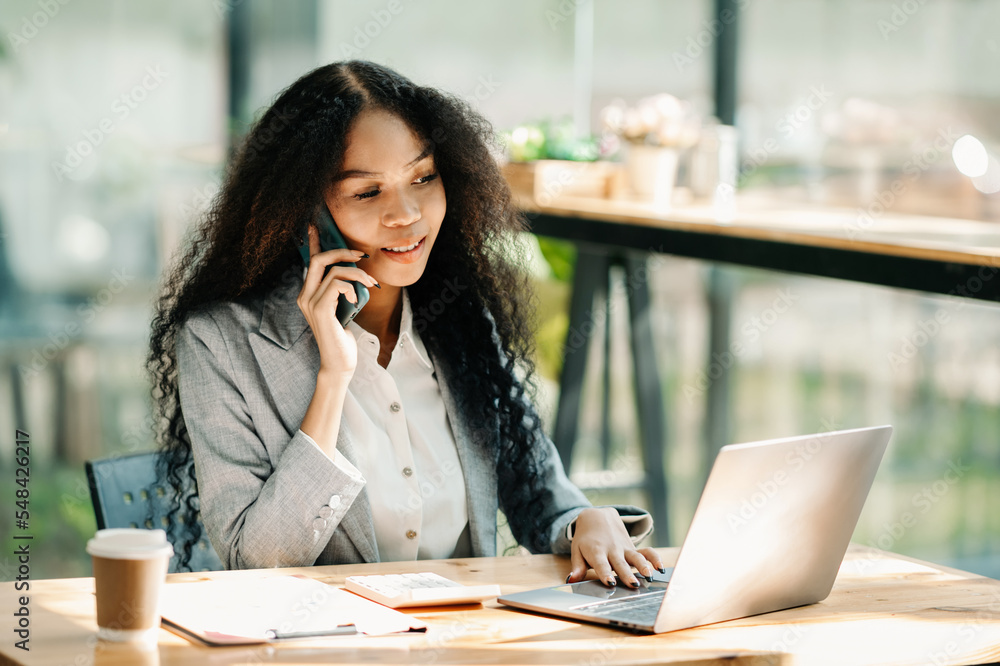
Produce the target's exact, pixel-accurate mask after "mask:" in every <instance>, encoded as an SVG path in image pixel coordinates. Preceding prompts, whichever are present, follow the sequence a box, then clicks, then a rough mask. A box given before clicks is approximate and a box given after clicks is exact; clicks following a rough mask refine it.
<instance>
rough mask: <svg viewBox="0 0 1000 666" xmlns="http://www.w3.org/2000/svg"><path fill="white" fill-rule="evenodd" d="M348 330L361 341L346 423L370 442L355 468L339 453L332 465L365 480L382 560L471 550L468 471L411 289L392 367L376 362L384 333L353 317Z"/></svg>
mask: <svg viewBox="0 0 1000 666" xmlns="http://www.w3.org/2000/svg"><path fill="white" fill-rule="evenodd" d="M347 329H348V330H350V331H351V332H352V333H353V334H354V337H355V338H356V339H357V341H358V365H357V368H356V369H355V371H354V376H353V377H352V379H351V382H350V384H349V385H348V387H347V397H346V399H345V401H344V412H343V416H342V417H341V427H346V428H348V429H349V431H350V433H351V435H352V436H353V437H354V440H355V441H356V442H363V443H364V445H363V446H359V447H358V448H357V451H358V455H357V468H355V467H354V466H353V465H351V463H350V462H349V461H348V460H347V459H346V458H344V456H342V455H339V452H338V454H337V455H335V457H334V461H333V462H334V463H335V464H336V465H337V466H338V467H340V468H341V469H343V470H344V471H345V472H347V473H349V474H352V475H356V474H359V473H360V475H361V476H362V477H363V478H364V480H365V484H366V488H367V491H368V500H369V502H370V503H371V507H372V518H373V521H374V524H375V542H376V544H377V545H378V553H379V559H381V560H382V561H383V562H389V561H401V560H417V559H442V558H449V557H465V556H469V555H471V554H472V553H471V546H470V544H469V541H468V531H467V526H468V522H469V515H468V511H467V507H466V496H465V476H464V475H463V473H462V465H461V463H460V461H459V458H458V450H457V448H456V446H455V439H454V436H453V435H452V432H451V426H450V425H449V423H448V417H447V414H446V412H445V407H444V401H443V400H442V398H441V392H440V390H439V389H438V385H437V379H436V377H435V376H434V366H433V365H432V364H431V362H430V359H429V357H428V355H427V350H426V349H425V348H424V345H423V342H421V340H420V336H419V335H418V334H417V333H416V331H414V330H413V314H412V310H411V309H410V299H409V296H408V295H407V293H406V290H405V289H404V290H403V314H402V319H401V322H400V327H399V338H398V339H397V341H396V347H395V349H393V351H392V358H391V359H390V361H389V365H388V367H386V368H383V367H382V366H380V365H379V364H378V354H379V339H378V337H376V336H375V335H373V334H371V333H369V332H368V331H366V330H365V329H363V328H361V327H360V326H359V325H358V324H356V323H354V322H351V323H349V324H348V325H347Z"/></svg>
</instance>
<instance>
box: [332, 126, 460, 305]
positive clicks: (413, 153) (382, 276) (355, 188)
mask: <svg viewBox="0 0 1000 666" xmlns="http://www.w3.org/2000/svg"><path fill="white" fill-rule="evenodd" d="M325 199H326V203H327V206H329V208H330V213H331V214H332V215H333V219H334V220H335V221H336V223H337V227H338V228H339V229H340V232H341V233H342V234H343V236H344V239H345V240H346V241H347V244H348V245H349V246H350V247H351V249H354V250H363V251H364V252H366V253H367V254H369V255H370V257H371V258H369V259H362V260H361V261H359V262H358V267H359V268H362V269H363V270H365V271H366V272H368V273H369V274H370V275H371V276H372V277H374V278H375V279H376V280H378V281H379V282H380V283H381V284H383V285H391V286H396V287H405V286H408V285H411V284H413V283H414V282H416V281H417V280H418V279H420V276H421V275H422V274H423V272H424V268H425V267H426V265H427V258H428V257H429V256H430V252H431V249H432V248H433V247H434V240H435V239H436V238H437V234H438V231H439V230H440V229H441V221H442V220H443V219H444V213H445V208H446V207H445V194H444V184H443V183H442V182H441V178H440V177H439V176H438V173H437V169H436V167H435V165H434V155H433V154H432V153H431V148H430V146H429V145H428V144H427V143H426V142H424V141H422V140H421V139H420V137H419V136H418V135H417V134H416V133H414V132H413V130H411V129H410V127H409V126H408V125H407V124H406V123H405V122H404V121H403V120H402V119H401V118H400V117H399V116H396V115H394V114H391V113H389V112H386V111H381V110H366V111H362V112H361V113H360V114H359V115H358V117H357V118H356V119H355V121H354V124H353V125H352V126H351V130H350V131H349V132H348V134H347V149H346V150H345V151H344V160H343V164H342V165H341V168H340V172H339V173H338V174H336V175H335V177H334V181H333V183H332V184H331V185H330V186H329V187H328V188H327V191H326V192H325Z"/></svg>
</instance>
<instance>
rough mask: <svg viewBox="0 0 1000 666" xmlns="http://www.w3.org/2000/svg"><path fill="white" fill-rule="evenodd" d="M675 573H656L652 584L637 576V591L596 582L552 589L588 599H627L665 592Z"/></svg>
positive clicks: (625, 586)
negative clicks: (656, 591)
mask: <svg viewBox="0 0 1000 666" xmlns="http://www.w3.org/2000/svg"><path fill="white" fill-rule="evenodd" d="M672 573H673V569H667V573H666V574H661V573H656V574H654V575H653V580H652V582H650V581H647V580H646V579H645V578H644V577H642V576H636V578H637V579H638V581H639V587H638V588H637V589H632V588H631V587H628V586H627V585H622V584H619V585H616V586H615V587H608V586H607V585H605V584H604V583H601V582H600V581H596V580H585V581H583V582H582V583H573V584H572V585H559V586H558V587H554V588H552V589H554V590H556V591H557V592H567V593H569V594H578V595H580V596H586V597H596V598H598V599H625V598H627V597H634V596H636V595H638V594H648V593H649V592H652V591H654V590H665V589H667V583H668V582H669V581H670V574H672Z"/></svg>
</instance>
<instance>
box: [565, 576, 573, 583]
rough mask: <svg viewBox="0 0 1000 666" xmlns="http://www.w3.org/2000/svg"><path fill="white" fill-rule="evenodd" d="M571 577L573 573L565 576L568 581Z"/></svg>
mask: <svg viewBox="0 0 1000 666" xmlns="http://www.w3.org/2000/svg"><path fill="white" fill-rule="evenodd" d="M572 577H573V574H570V575H568V576H566V582H567V583H568V582H569V579H570V578H572Z"/></svg>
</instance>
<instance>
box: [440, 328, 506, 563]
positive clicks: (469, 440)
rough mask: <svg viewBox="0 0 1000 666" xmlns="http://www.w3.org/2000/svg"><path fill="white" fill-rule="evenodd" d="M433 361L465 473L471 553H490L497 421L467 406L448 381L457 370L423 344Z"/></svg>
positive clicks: (494, 516)
mask: <svg viewBox="0 0 1000 666" xmlns="http://www.w3.org/2000/svg"><path fill="white" fill-rule="evenodd" d="M424 347H425V348H426V349H427V353H428V354H429V355H430V357H431V362H432V363H433V364H434V368H435V373H436V374H437V380H438V382H437V383H438V389H439V390H440V391H441V398H442V400H443V401H444V407H445V412H446V413H447V415H448V421H449V423H450V424H451V431H452V434H453V435H454V436H455V446H456V448H457V449H458V459H459V461H460V462H461V464H462V473H463V474H464V476H465V496H466V501H467V502H468V513H469V536H470V537H471V542H472V554H473V555H474V556H476V557H493V556H495V555H496V548H497V525H496V521H497V503H498V501H497V475H496V465H497V463H496V459H495V458H494V454H493V453H492V451H493V447H492V443H493V442H494V441H495V439H496V437H497V432H496V428H497V424H496V423H495V422H494V423H487V422H485V421H484V420H483V417H482V415H481V414H480V413H478V412H476V411H475V410H474V409H470V408H469V406H468V405H466V404H465V403H464V401H462V400H461V399H460V398H459V397H458V396H456V395H455V394H453V393H452V392H451V390H450V388H449V385H450V384H451V383H452V382H453V381H454V377H455V374H456V373H457V372H459V371H458V370H456V369H454V368H452V367H451V365H450V364H449V363H448V362H447V361H446V360H445V359H444V358H442V357H440V356H438V354H437V353H436V352H435V351H434V350H432V349H431V346H429V345H426V344H425V345H424Z"/></svg>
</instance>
